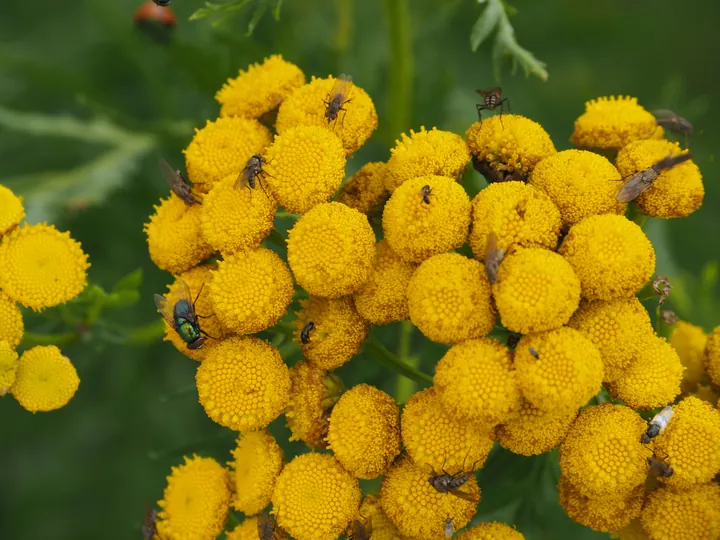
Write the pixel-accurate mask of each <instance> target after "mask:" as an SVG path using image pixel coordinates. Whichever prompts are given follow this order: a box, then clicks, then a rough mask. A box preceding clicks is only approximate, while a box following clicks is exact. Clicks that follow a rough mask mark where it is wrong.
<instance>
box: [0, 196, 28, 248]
mask: <svg viewBox="0 0 720 540" xmlns="http://www.w3.org/2000/svg"><path fill="white" fill-rule="evenodd" d="M22 203H23V200H22V197H18V196H17V195H15V194H14V193H13V192H12V191H10V190H9V189H8V188H6V187H5V186H2V185H0V237H1V236H2V235H4V234H7V233H8V232H10V231H11V230H13V229H14V228H15V227H16V226H17V225H18V224H19V223H20V222H21V221H22V219H23V218H24V217H25V209H24V208H23V204H22Z"/></svg>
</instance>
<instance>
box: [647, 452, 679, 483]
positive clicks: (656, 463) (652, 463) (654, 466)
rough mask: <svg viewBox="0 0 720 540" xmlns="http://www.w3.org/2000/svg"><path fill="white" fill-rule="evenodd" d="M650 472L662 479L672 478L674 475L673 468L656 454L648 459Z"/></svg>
mask: <svg viewBox="0 0 720 540" xmlns="http://www.w3.org/2000/svg"><path fill="white" fill-rule="evenodd" d="M646 459H647V464H648V467H650V472H651V473H652V474H653V475H655V476H657V477H660V478H670V477H671V476H672V475H673V472H674V471H673V468H672V467H671V466H670V465H668V464H667V463H665V462H664V461H662V460H660V459H658V458H657V456H656V455H655V454H653V455H652V457H649V458H646Z"/></svg>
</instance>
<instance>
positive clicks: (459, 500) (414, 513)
mask: <svg viewBox="0 0 720 540" xmlns="http://www.w3.org/2000/svg"><path fill="white" fill-rule="evenodd" d="M458 491H459V492H461V494H462V495H463V496H462V497H458V496H457V495H455V494H453V493H440V492H439V491H437V490H436V489H435V488H434V487H433V486H432V485H430V482H429V480H428V471H427V467H424V466H422V465H415V464H414V463H413V462H412V460H411V459H410V457H409V456H407V455H404V456H402V457H401V458H399V459H397V460H396V461H395V463H393V464H392V466H391V467H390V470H389V471H388V472H387V474H385V476H384V477H383V482H382V487H381V488H380V502H381V504H382V507H383V510H384V511H385V514H386V515H387V517H388V518H390V521H392V522H393V523H394V524H395V526H396V527H397V529H398V532H399V533H400V534H401V535H403V536H409V537H412V538H419V539H424V540H435V539H437V540H440V539H441V538H445V535H444V526H445V519H446V518H447V517H448V516H451V517H452V519H453V524H454V525H455V528H456V529H460V528H462V527H464V526H465V525H467V524H468V523H469V522H470V520H471V519H472V517H473V515H475V507H476V505H477V502H479V501H480V488H479V487H478V485H477V480H476V479H475V476H474V475H471V476H470V478H469V479H468V481H467V482H465V483H464V484H463V485H462V486H461V487H460V488H459V489H458ZM468 499H469V500H468ZM474 501H477V502H474Z"/></svg>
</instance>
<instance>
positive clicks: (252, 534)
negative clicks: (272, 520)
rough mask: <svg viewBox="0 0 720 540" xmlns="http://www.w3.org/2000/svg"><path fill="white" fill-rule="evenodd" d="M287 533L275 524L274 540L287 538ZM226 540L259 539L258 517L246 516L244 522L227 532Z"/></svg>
mask: <svg viewBox="0 0 720 540" xmlns="http://www.w3.org/2000/svg"><path fill="white" fill-rule="evenodd" d="M287 537H288V535H287V533H286V532H285V531H283V530H282V529H281V528H280V527H278V526H277V524H276V526H275V531H274V536H273V538H274V540H285V539H286V538H287ZM225 539H226V540H259V535H258V517H257V516H255V517H246V518H245V519H244V520H243V522H242V523H241V524H240V525H238V526H237V527H235V528H234V529H233V530H232V531H230V532H226V533H225Z"/></svg>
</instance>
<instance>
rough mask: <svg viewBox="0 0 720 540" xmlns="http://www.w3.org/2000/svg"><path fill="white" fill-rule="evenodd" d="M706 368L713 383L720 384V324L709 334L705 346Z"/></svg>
mask: <svg viewBox="0 0 720 540" xmlns="http://www.w3.org/2000/svg"><path fill="white" fill-rule="evenodd" d="M705 369H706V370H707V374H708V377H710V380H711V381H712V383H713V384H716V385H718V386H720V326H716V327H715V329H714V330H713V331H712V332H711V334H710V335H709V336H708V341H707V345H706V346H705Z"/></svg>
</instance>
